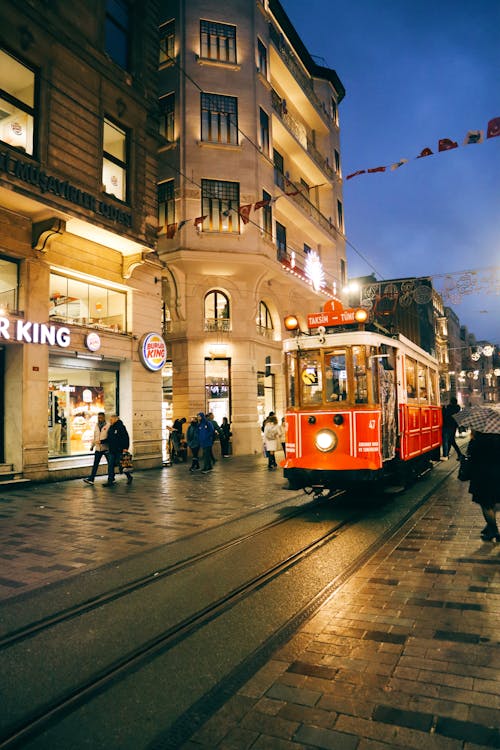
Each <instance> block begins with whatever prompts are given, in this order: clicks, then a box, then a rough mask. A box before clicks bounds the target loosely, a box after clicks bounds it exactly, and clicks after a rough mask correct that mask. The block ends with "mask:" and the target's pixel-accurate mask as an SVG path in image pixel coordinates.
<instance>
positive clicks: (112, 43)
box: [105, 0, 131, 70]
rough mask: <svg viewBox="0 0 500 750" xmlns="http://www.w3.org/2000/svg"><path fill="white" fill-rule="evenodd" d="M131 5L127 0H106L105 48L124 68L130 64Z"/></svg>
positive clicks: (126, 68)
mask: <svg viewBox="0 0 500 750" xmlns="http://www.w3.org/2000/svg"><path fill="white" fill-rule="evenodd" d="M130 34H131V28H130V7H129V4H128V2H127V1H126V0H106V22H105V48H106V52H107V53H108V55H109V56H110V57H111V59H112V60H114V61H115V63H117V65H119V66H120V67H121V68H123V69H124V70H128V69H129V65H130V59H129V58H130Z"/></svg>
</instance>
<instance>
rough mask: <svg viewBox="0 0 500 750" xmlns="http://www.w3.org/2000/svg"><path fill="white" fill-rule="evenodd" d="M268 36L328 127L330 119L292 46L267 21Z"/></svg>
mask: <svg viewBox="0 0 500 750" xmlns="http://www.w3.org/2000/svg"><path fill="white" fill-rule="evenodd" d="M269 37H270V39H271V42H272V43H273V45H274V47H275V49H276V51H277V52H278V54H279V56H280V58H281V60H282V61H283V62H284V64H285V66H286V68H287V69H288V70H289V71H290V73H291V75H292V76H293V78H294V79H295V81H296V82H297V83H298V85H299V86H300V88H301V89H302V91H303V92H304V94H305V95H306V97H307V99H308V100H309V102H310V103H311V104H312V106H313V107H314V109H315V110H316V112H317V113H318V114H319V115H320V117H321V120H322V122H323V123H324V124H327V125H328V127H330V119H329V117H328V113H327V111H326V108H325V105H324V104H323V102H322V101H321V100H320V99H319V97H318V96H317V94H316V92H315V91H314V87H313V85H312V82H311V80H310V78H308V77H307V75H306V74H305V73H304V71H303V68H302V66H301V65H300V64H299V62H298V60H297V57H296V55H295V53H294V52H293V50H292V48H291V47H290V46H289V45H288V44H287V42H286V41H285V38H284V37H283V35H282V34H280V32H279V31H278V29H277V28H276V27H275V26H274V24H272V23H269Z"/></svg>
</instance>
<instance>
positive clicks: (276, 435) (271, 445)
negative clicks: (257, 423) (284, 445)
mask: <svg viewBox="0 0 500 750" xmlns="http://www.w3.org/2000/svg"><path fill="white" fill-rule="evenodd" d="M280 440H281V428H280V426H279V425H278V420H277V418H276V416H275V415H274V414H273V415H272V416H269V417H268V418H267V419H266V423H265V425H264V448H265V449H266V455H267V468H268V469H269V471H271V470H272V469H276V467H277V466H278V464H277V463H276V456H275V452H276V451H277V450H278V448H279V446H280Z"/></svg>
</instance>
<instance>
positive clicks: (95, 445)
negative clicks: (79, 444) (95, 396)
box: [83, 411, 109, 484]
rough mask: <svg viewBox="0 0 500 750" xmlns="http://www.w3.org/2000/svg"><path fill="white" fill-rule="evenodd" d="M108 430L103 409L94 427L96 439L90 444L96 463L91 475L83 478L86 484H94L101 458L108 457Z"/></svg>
mask: <svg viewBox="0 0 500 750" xmlns="http://www.w3.org/2000/svg"><path fill="white" fill-rule="evenodd" d="M108 430H109V423H108V422H106V415H105V413H104V412H103V411H100V412H99V414H98V415H97V423H96V425H95V427H94V439H93V440H92V445H91V446H90V450H91V451H92V450H94V451H95V453H94V463H93V466H92V470H91V472H90V476H88V477H86V478H85V479H84V480H83V481H84V482H85V483H86V484H94V479H95V477H96V474H97V470H98V468H99V464H100V463H101V458H102V457H103V456H104V457H106V458H107V453H108Z"/></svg>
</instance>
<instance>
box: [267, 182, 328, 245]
mask: <svg viewBox="0 0 500 750" xmlns="http://www.w3.org/2000/svg"><path fill="white" fill-rule="evenodd" d="M274 183H275V185H277V186H278V187H279V188H281V190H283V192H284V193H285V195H286V196H287V197H288V198H289V199H290V200H291V201H292V203H293V204H294V206H298V207H299V211H300V213H301V214H302V215H303V214H306V215H307V217H309V218H310V219H313V220H314V221H315V222H317V223H318V224H319V225H320V227H321V228H322V229H323V230H324V231H325V232H327V233H328V234H329V235H330V237H333V238H335V239H336V238H337V237H338V235H339V234H342V232H341V231H340V230H338V229H336V228H335V227H334V225H333V224H332V222H331V221H330V219H327V218H326V216H324V215H323V214H322V213H321V211H319V210H318V209H317V208H316V206H315V205H314V204H313V203H311V201H310V200H309V198H308V196H307V195H306V194H305V193H304V190H305V188H303V187H302V186H299V187H297V186H296V185H295V184H294V183H293V182H290V180H288V179H287V178H285V177H284V176H283V175H282V174H281V173H280V172H278V170H276V169H275V170H274ZM294 193H296V194H295V195H294ZM280 209H281V210H282V211H283V213H284V214H287V213H288V211H287V209H286V208H285V206H284V205H282V204H280ZM293 213H296V212H293ZM292 218H294V217H292ZM296 218H297V219H298V218H299V217H298V216H297V217H296Z"/></svg>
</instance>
